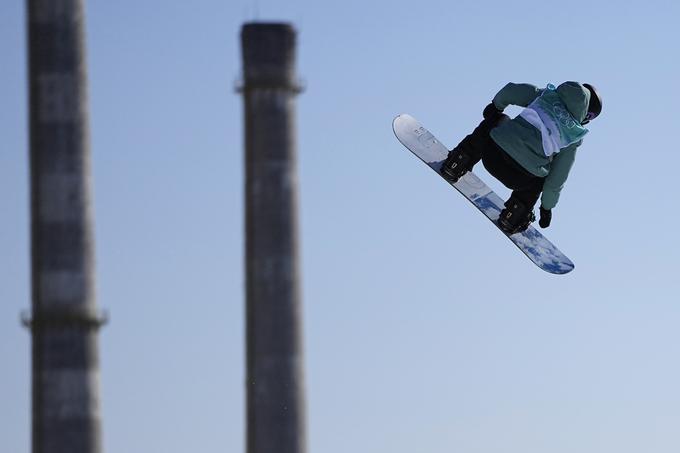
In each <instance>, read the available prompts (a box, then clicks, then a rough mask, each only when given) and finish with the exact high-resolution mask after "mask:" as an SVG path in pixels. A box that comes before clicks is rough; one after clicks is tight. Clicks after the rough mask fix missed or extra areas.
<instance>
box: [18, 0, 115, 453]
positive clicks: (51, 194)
mask: <svg viewBox="0 0 680 453" xmlns="http://www.w3.org/2000/svg"><path fill="white" fill-rule="evenodd" d="M27 11H28V52H29V55H28V62H29V103H30V172H31V174H30V184H31V254H32V262H31V263H32V299H33V302H32V314H31V315H30V316H29V315H25V316H24V323H25V324H26V325H27V326H28V327H30V329H31V335H32V356H33V357H32V368H33V370H32V381H33V382H32V391H33V398H32V404H33V415H32V417H33V420H32V451H33V453H99V452H100V451H101V434H100V433H101V417H100V410H99V363H98V362H99V357H98V356H99V353H98V345H97V330H98V328H99V326H100V325H101V324H102V322H103V318H102V316H101V315H99V314H98V313H97V311H96V306H95V290H94V240H93V237H92V204H91V178H90V148H89V137H88V109H87V76H86V69H85V66H86V65H85V43H84V25H85V23H84V21H85V17H84V11H83V1H82V0H27Z"/></svg>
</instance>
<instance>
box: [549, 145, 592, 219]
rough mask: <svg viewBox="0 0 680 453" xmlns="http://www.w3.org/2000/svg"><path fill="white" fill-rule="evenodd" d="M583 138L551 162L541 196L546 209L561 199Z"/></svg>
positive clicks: (552, 206)
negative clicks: (561, 193)
mask: <svg viewBox="0 0 680 453" xmlns="http://www.w3.org/2000/svg"><path fill="white" fill-rule="evenodd" d="M581 143H582V140H579V141H578V142H576V143H573V144H571V145H569V146H567V147H566V148H564V149H563V150H561V151H560V152H559V153H557V154H556V155H555V158H554V159H553V161H552V163H551V164H550V173H548V176H546V178H545V182H544V183H543V195H542V196H541V206H542V207H543V208H544V209H552V208H554V207H555V206H556V205H557V201H558V200H559V199H560V192H561V191H562V188H563V187H564V183H565V182H567V177H569V171H570V170H571V167H572V166H573V165H574V160H575V159H576V149H577V148H578V147H579V146H580V145H581Z"/></svg>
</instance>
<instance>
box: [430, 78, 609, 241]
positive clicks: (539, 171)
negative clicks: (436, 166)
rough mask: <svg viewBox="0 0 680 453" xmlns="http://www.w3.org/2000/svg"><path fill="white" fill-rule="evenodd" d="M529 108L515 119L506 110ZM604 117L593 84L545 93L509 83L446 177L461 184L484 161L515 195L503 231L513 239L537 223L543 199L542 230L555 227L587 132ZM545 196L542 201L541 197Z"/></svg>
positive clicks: (453, 157) (454, 154)
mask: <svg viewBox="0 0 680 453" xmlns="http://www.w3.org/2000/svg"><path fill="white" fill-rule="evenodd" d="M511 104H512V105H518V106H521V107H525V108H524V110H523V111H522V112H521V113H520V114H519V115H518V116H517V117H516V118H514V119H510V117H508V116H507V115H506V114H504V113H503V110H505V108H506V107H507V106H508V105H511ZM601 111H602V99H601V98H600V96H599V94H598V93H597V91H596V90H595V88H594V87H593V86H592V85H590V84H587V83H583V84H581V83H578V82H565V83H563V84H561V85H560V86H558V87H557V88H555V86H554V85H548V86H547V87H546V88H545V89H541V88H538V87H536V86H534V85H530V84H526V83H522V84H516V83H508V84H507V85H506V86H505V87H503V88H502V89H501V90H500V91H499V92H498V93H497V94H496V96H494V98H493V100H492V101H491V103H490V104H489V105H487V106H486V108H485V109H484V112H483V117H484V120H483V121H482V122H481V123H480V124H479V126H477V128H476V129H475V130H474V131H473V132H472V134H470V135H468V136H467V137H465V138H464V139H463V140H462V141H461V142H460V143H459V144H458V146H456V147H455V148H453V150H451V151H450V152H449V154H448V157H447V158H446V160H445V161H444V163H443V165H442V167H441V170H440V171H441V174H442V176H443V177H444V178H445V179H447V180H449V181H450V182H452V183H455V182H457V181H458V179H460V178H461V177H462V176H463V175H464V174H465V173H467V172H468V171H470V170H472V167H473V166H474V165H475V164H476V163H477V162H479V161H480V160H481V161H482V163H483V164H484V167H485V168H486V169H487V171H488V172H489V173H491V175H493V176H494V177H495V178H496V179H498V180H499V181H500V182H502V183H503V184H504V185H505V186H506V187H508V188H509V189H511V190H512V194H511V196H510V198H509V199H508V201H506V202H505V209H503V210H502V211H501V213H500V216H499V219H498V225H499V226H500V228H501V229H502V230H503V231H505V232H506V233H508V234H514V233H519V232H522V231H524V230H526V229H527V228H528V227H529V224H530V223H531V222H533V221H534V220H536V217H535V216H534V211H533V209H534V205H535V204H536V202H537V201H538V199H539V197H540V198H541V206H540V220H539V225H540V226H541V228H547V227H548V226H550V222H551V220H552V209H553V208H554V207H555V205H556V204H557V201H558V200H559V197H560V191H561V190H562V187H563V186H564V183H565V182H566V180H567V177H568V176H569V171H570V170H571V167H572V165H573V163H574V158H575V154H576V149H577V148H578V147H579V146H580V145H581V143H582V142H583V140H582V139H583V137H584V136H585V135H586V133H587V132H588V129H586V128H585V127H583V126H585V125H586V124H588V123H589V122H590V121H592V120H593V119H594V118H596V117H597V116H598V115H599V114H600V112H601ZM541 193H542V196H541Z"/></svg>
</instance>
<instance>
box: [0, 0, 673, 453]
mask: <svg viewBox="0 0 680 453" xmlns="http://www.w3.org/2000/svg"><path fill="white" fill-rule="evenodd" d="M253 19H259V20H285V21H291V22H293V23H294V24H295V25H296V27H297V29H298V31H299V36H298V38H299V44H298V55H299V59H298V70H299V75H300V77H301V78H302V79H303V80H304V82H305V84H306V91H305V92H304V93H303V94H302V95H301V96H300V97H299V98H298V103H297V120H298V152H299V163H298V168H299V175H300V198H301V239H302V240H301V244H302V260H303V290H304V291H303V293H304V327H305V329H304V339H305V349H306V351H305V352H306V355H305V364H306V380H307V382H306V390H307V399H308V430H309V452H310V453H313V452H324V453H346V452H348V451H352V452H366V453H383V452H384V453H407V452H408V453H412V452H427V453H451V452H468V453H473V452H474V453H492V452H494V453H495V452H503V453H545V452H552V453H567V452H569V453H573V452H575V451H578V452H580V453H602V452H617V453H639V452H643V451H647V452H654V453H665V452H677V451H678V449H680V435H678V432H679V431H678V426H680V387H678V382H680V364H679V362H678V355H679V354H680V350H679V349H680V348H679V345H680V331H679V328H678V326H680V306H678V297H677V293H678V285H679V283H678V278H677V271H678V266H677V254H678V252H679V251H680V244H679V241H678V239H677V233H676V232H677V229H678V224H680V215H679V214H678V211H677V196H676V194H677V189H676V187H677V176H676V175H677V169H678V168H680V150H679V148H678V143H677V142H678V138H677V133H678V126H677V122H678V109H677V106H678V104H679V103H680V89H679V87H678V79H679V77H680V62H679V61H678V58H677V46H678V42H680V31H679V29H678V20H679V19H680V6H678V2H675V1H671V0H668V1H661V0H649V1H645V2H637V1H636V2H629V1H613V0H611V1H605V2H591V1H588V2H585V1H584V2H580V3H571V4H567V3H564V2H546V1H513V2H507V1H485V2H480V1H476V0H462V1H455V2H453V1H443V0H442V1H426V0H424V1H421V2H411V1H402V0H392V1H384V0H380V1H375V2H365V1H360V0H348V1H343V2H321V1H311V0H291V1H278V2H276V1H274V0H258V1H257V2H256V1H254V0H253V1H246V0H235V1H226V2H225V1H217V0H196V1H192V2H185V1H176V0H168V1H163V2H161V1H153V2H151V1H147V2H138V1H131V0H119V1H115V2H104V1H90V2H88V4H87V51H88V68H89V91H90V102H89V105H90V118H91V123H90V124H91V135H92V139H91V144H92V152H93V174H94V203H95V212H96V218H95V227H96V231H95V233H96V240H97V244H96V256H97V270H96V273H97V286H98V290H97V294H98V304H99V307H100V308H103V309H106V310H108V311H109V312H110V317H111V322H110V324H109V325H108V326H107V327H106V328H104V329H103V330H102V332H101V335H100V339H101V356H102V363H101V370H102V382H101V388H102V409H103V436H104V449H105V451H107V452H109V453H113V452H126V453H147V452H163V453H186V452H242V451H244V437H245V426H244V412H245V408H244V404H245V403H244V401H245V395H244V391H243V390H244V384H243V383H244V375H245V371H244V325H243V324H244V323H243V320H244V285H243V282H244V275H243V265H242V264H243V176H242V169H243V138H242V135H243V134H242V128H243V124H242V115H241V114H242V99H241V98H240V97H239V96H238V95H237V94H236V93H234V90H233V88H234V85H235V83H236V82H237V80H238V78H239V74H240V68H241V65H240V49H239V45H240V44H239V32H240V27H241V25H242V24H243V23H244V22H246V21H249V20H253ZM25 36H26V30H25V12H24V4H23V2H20V1H18V0H11V1H3V2H0V57H1V58H2V60H1V61H2V64H1V65H0V192H1V193H2V194H3V195H2V196H1V197H0V253H1V256H2V258H1V259H0V266H1V267H0V300H1V302H2V303H0V363H1V364H2V368H1V376H2V377H1V379H0V450H2V451H3V452H8V453H9V452H12V453H15V452H16V453H18V452H26V451H29V445H30V369H29V367H30V360H29V353H30V337H29V334H28V332H27V331H25V330H24V329H22V328H21V327H20V325H19V313H20V312H21V311H22V310H27V309H29V307H30V288H29V282H30V278H29V277H30V274H29V269H30V262H29V237H28V232H29V211H28V148H27V146H28V140H27V137H28V132H27V118H28V114H27V108H26V107H27V88H26V40H25ZM565 80H580V81H588V82H590V83H592V84H594V85H595V86H597V87H598V88H599V89H600V91H601V93H602V96H603V97H604V111H603V114H602V117H601V118H599V119H598V120H597V121H595V122H593V123H592V124H591V127H590V129H591V133H590V134H589V136H588V137H587V138H586V140H585V143H584V145H583V146H582V147H581V149H580V150H579V152H578V155H577V161H576V164H575V166H574V169H573V171H572V175H571V177H570V179H569V181H567V184H566V187H565V189H564V190H563V196H562V199H561V201H560V204H559V205H558V206H557V208H556V209H555V210H554V212H553V226H551V228H550V229H548V230H546V234H547V235H548V237H549V238H550V239H551V240H553V242H554V243H555V244H557V245H558V246H559V247H560V248H561V249H562V250H563V251H564V252H565V253H566V254H567V255H568V256H569V257H570V258H571V259H572V260H573V261H574V262H575V264H576V269H575V271H574V272H572V273H571V274H569V275H566V276H553V275H549V274H547V273H544V272H542V271H541V270H539V269H538V268H536V267H535V266H534V265H533V264H532V263H531V262H530V261H529V260H527V259H526V258H525V257H524V256H523V255H522V254H521V252H519V251H518V250H517V249H516V248H515V247H514V246H513V245H512V244H511V243H510V242H509V241H507V240H506V239H505V238H503V237H502V235H501V234H499V232H498V231H496V230H495V229H494V228H492V226H491V225H490V224H489V223H488V221H487V220H486V219H485V218H484V217H483V216H482V215H481V214H479V213H478V212H477V211H476V210H475V209H474V208H473V207H472V206H471V205H469V204H468V202H467V201H466V200H464V199H463V198H462V197H461V196H460V195H458V194H457V193H456V192H455V191H454V190H453V189H451V188H450V187H448V186H447V185H446V184H445V183H444V182H443V181H441V180H440V179H439V178H436V177H435V175H434V174H433V173H432V172H431V171H430V170H429V169H428V168H426V167H425V166H424V165H423V164H422V163H420V162H419V161H418V160H417V159H416V158H415V157H414V156H412V155H411V154H410V153H409V152H408V151H407V150H406V149H405V148H403V147H402V146H401V145H400V144H399V142H398V141H397V140H396V139H395V138H394V136H393V134H392V130H391V121H392V118H393V117H394V116H395V115H396V114H398V113H402V112H408V113H410V114H412V115H414V116H415V117H416V118H418V119H419V120H420V121H421V122H423V123H424V124H425V125H426V126H427V127H428V128H429V129H430V130H431V131H432V132H434V133H435V134H436V135H437V136H438V137H439V138H440V139H441V140H442V141H443V142H444V143H445V144H447V145H449V147H452V146H453V145H455V143H457V141H458V140H460V139H461V138H462V137H463V136H464V135H465V134H467V133H469V132H470V131H471V130H472V128H473V127H474V126H475V125H476V124H477V123H478V121H479V120H480V119H481V111H482V109H483V108H484V106H485V105H486V104H487V103H488V102H489V100H490V99H491V98H492V97H493V95H494V94H495V93H496V91H497V90H498V89H500V88H501V87H502V86H503V85H504V84H505V83H507V82H508V81H514V82H531V83H534V84H537V85H545V84H547V83H549V82H552V83H555V84H558V83H560V82H562V81H565ZM511 112H514V113H517V111H516V110H512V111H511ZM479 173H480V175H481V176H482V177H484V178H485V179H487V180H488V179H489V176H488V174H486V173H485V172H484V171H483V170H482V169H481V166H480V172H479ZM492 186H493V187H495V188H497V189H498V191H499V192H500V193H501V195H502V196H504V197H505V196H506V195H507V191H506V190H504V189H503V188H502V187H500V186H499V185H498V184H492Z"/></svg>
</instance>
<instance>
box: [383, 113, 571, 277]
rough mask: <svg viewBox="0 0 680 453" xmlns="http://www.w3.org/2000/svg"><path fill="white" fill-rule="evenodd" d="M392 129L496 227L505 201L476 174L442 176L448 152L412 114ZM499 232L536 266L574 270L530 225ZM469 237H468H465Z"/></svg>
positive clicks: (557, 270) (553, 271) (398, 119)
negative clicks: (517, 230)
mask: <svg viewBox="0 0 680 453" xmlns="http://www.w3.org/2000/svg"><path fill="white" fill-rule="evenodd" d="M392 129H393V130H394V135H396V136H397V139H398V140H399V141H400V142H401V143H402V144H403V145H404V146H405V147H406V148H408V150H409V151H411V152H412V153H413V154H415V155H416V156H418V158H420V160H422V161H423V162H425V163H426V164H427V165H428V166H429V167H430V168H431V169H432V170H434V171H435V172H436V173H437V174H438V175H439V176H440V177H441V178H442V179H443V180H444V181H446V182H447V183H449V184H450V185H452V186H453V187H454V188H455V189H456V190H458V192H460V193H461V194H462V195H463V196H464V197H465V198H467V199H468V200H470V202H471V203H472V204H473V205H475V206H476V207H477V209H479V210H480V211H481V212H482V213H483V214H484V215H485V216H486V217H487V218H488V219H489V220H491V222H493V224H494V225H496V227H498V223H497V221H498V217H499V215H500V212H501V210H502V209H503V208H504V206H503V203H504V201H503V199H501V197H499V196H498V195H497V194H496V193H495V192H494V191H493V190H491V189H490V188H489V186H487V185H486V184H485V183H484V181H482V180H481V179H480V178H479V177H477V175H475V174H474V173H473V172H471V171H469V172H467V173H466V174H465V175H464V176H463V177H462V178H460V179H459V180H458V182H457V183H455V184H452V183H450V182H449V181H447V180H446V179H444V177H443V176H441V174H440V173H439V169H440V167H441V166H442V163H443V162H444V160H445V159H446V157H447V155H448V152H449V150H448V149H447V148H446V147H445V146H444V145H443V144H442V143H441V142H440V141H439V140H437V138H436V137H435V136H434V135H432V133H431V132H430V131H428V130H427V129H425V127H424V126H423V125H422V124H420V123H419V122H418V121H417V120H416V119H415V118H413V117H412V116H410V115H407V114H402V115H398V116H397V117H396V118H395V119H394V121H393V122H392ZM498 230H499V231H500V232H501V233H503V234H504V235H505V236H507V237H508V239H510V241H512V243H513V244H515V245H516V246H517V248H519V249H520V250H521V251H522V252H523V253H524V254H525V255H526V256H527V258H529V259H530V260H531V261H532V262H533V263H534V264H536V266H538V267H540V268H541V269H543V270H544V271H546V272H550V273H551V274H566V273H568V272H571V271H572V270H573V269H574V263H572V262H571V260H570V259H569V258H567V257H566V256H565V255H564V253H562V252H561V251H560V250H559V249H558V248H557V247H555V246H554V245H553V244H552V243H551V242H550V241H549V240H548V239H546V238H545V236H543V235H542V234H541V233H539V232H538V230H536V228H534V227H533V226H529V228H527V229H526V230H525V231H523V232H521V233H516V234H512V235H508V234H506V233H505V232H503V230H501V229H500V227H498ZM465 237H466V236H465Z"/></svg>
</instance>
